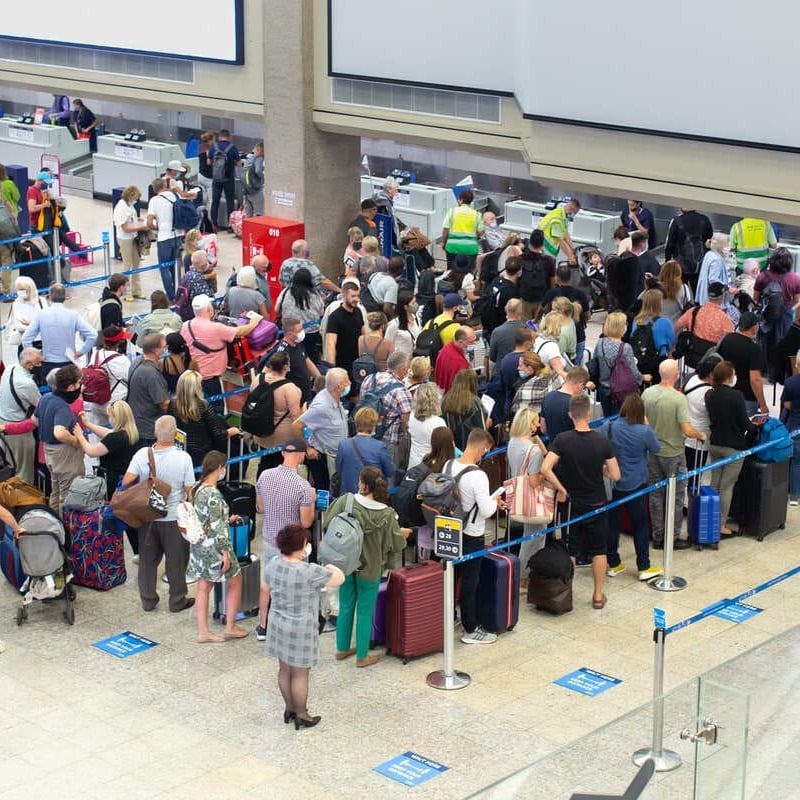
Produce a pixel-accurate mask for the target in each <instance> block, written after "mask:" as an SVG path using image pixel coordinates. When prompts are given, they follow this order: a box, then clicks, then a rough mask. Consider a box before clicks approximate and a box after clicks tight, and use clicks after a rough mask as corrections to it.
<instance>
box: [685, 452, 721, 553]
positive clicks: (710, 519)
mask: <svg viewBox="0 0 800 800" xmlns="http://www.w3.org/2000/svg"><path fill="white" fill-rule="evenodd" d="M692 452H693V454H694V458H693V463H692V464H690V466H689V470H690V471H692V470H694V469H696V467H697V462H698V461H699V459H698V457H697V456H698V451H697V450H696V449H695V450H693V451H692ZM686 494H687V496H688V501H689V502H688V514H687V516H686V528H687V531H688V534H689V541H690V542H694V544H695V547H696V548H697V549H698V550H702V549H703V546H704V545H710V546H711V547H713V548H714V550H716V549H718V548H719V536H720V534H719V529H720V525H721V523H722V520H721V519H720V516H721V515H722V505H721V503H720V498H719V492H718V491H717V490H716V489H713V488H712V487H710V486H700V485H699V481H698V482H697V483H696V484H695V488H694V489H693V488H692V485H691V482H690V484H689V488H688V490H687V492H686Z"/></svg>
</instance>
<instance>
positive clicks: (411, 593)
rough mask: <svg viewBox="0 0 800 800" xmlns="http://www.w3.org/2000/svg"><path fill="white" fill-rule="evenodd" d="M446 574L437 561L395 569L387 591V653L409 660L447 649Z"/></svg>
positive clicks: (404, 660) (405, 660)
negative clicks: (445, 621)
mask: <svg viewBox="0 0 800 800" xmlns="http://www.w3.org/2000/svg"><path fill="white" fill-rule="evenodd" d="M443 592H444V571H443V569H442V565H441V564H440V563H438V562H435V561H423V562H422V563H420V564H413V565H412V566H410V567H401V568H400V569H394V570H392V572H391V574H390V575H389V582H388V585H387V589H386V634H387V646H388V652H390V653H392V654H393V655H396V656H397V657H398V658H402V659H403V663H404V664H406V663H408V659H409V658H413V657H414V656H425V655H428V654H430V653H437V652H439V651H440V650H442V649H443V648H444V602H443Z"/></svg>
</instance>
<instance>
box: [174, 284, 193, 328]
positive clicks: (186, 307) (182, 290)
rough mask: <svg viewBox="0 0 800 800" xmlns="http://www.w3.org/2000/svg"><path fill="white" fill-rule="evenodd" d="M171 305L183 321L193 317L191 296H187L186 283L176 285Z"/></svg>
mask: <svg viewBox="0 0 800 800" xmlns="http://www.w3.org/2000/svg"><path fill="white" fill-rule="evenodd" d="M173 306H174V307H175V313H176V314H177V315H178V316H179V317H180V318H181V319H182V320H183V321H184V322H188V321H189V320H190V319H194V309H193V308H192V298H191V297H189V289H188V288H187V286H186V284H184V283H182V284H180V285H179V286H178V290H177V291H176V292H175V301H174V303H173Z"/></svg>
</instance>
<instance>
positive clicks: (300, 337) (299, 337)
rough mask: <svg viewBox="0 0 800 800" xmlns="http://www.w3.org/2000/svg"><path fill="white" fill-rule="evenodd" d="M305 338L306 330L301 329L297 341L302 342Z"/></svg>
mask: <svg viewBox="0 0 800 800" xmlns="http://www.w3.org/2000/svg"><path fill="white" fill-rule="evenodd" d="M305 338H306V332H305V331H300V333H298V334H297V343H298V344H300V342H302V341H303V339H305Z"/></svg>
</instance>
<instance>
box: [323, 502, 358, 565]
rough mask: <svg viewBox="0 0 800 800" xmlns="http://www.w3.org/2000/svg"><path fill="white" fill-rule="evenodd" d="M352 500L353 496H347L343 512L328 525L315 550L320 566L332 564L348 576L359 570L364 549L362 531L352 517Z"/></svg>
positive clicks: (356, 520) (355, 519)
mask: <svg viewBox="0 0 800 800" xmlns="http://www.w3.org/2000/svg"><path fill="white" fill-rule="evenodd" d="M354 500H355V495H353V494H348V495H347V502H346V503H345V509H344V511H342V512H340V513H339V514H337V515H336V516H335V517H334V518H333V519H332V520H331V521H330V522H329V523H328V527H327V528H326V529H325V534H324V535H323V537H322V541H321V542H320V544H319V547H318V548H317V559H318V560H319V563H320V564H322V566H325V565H326V564H333V565H334V566H336V567H339V569H340V570H341V571H342V572H343V573H344V574H345V575H350V574H352V573H353V572H355V571H356V570H357V569H358V568H359V566H360V564H361V550H362V548H363V547H364V529H363V528H362V527H361V523H360V522H359V521H358V519H357V518H356V517H355V516H354V515H353V501H354Z"/></svg>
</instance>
